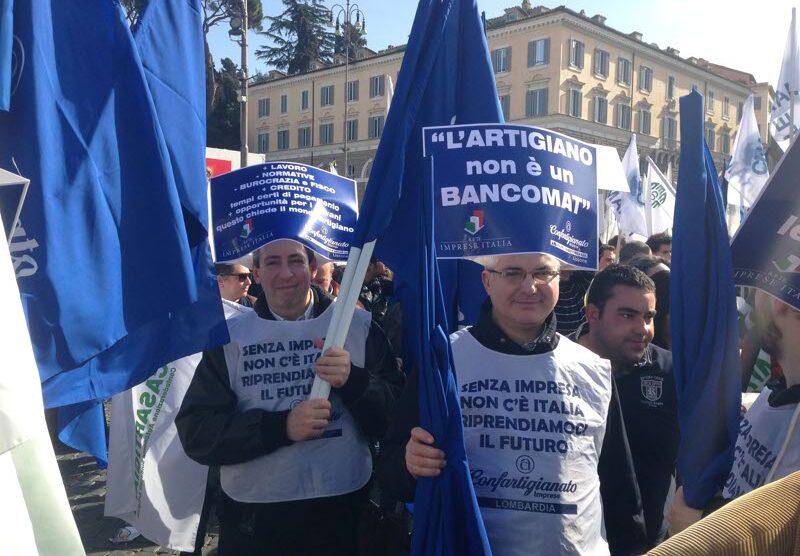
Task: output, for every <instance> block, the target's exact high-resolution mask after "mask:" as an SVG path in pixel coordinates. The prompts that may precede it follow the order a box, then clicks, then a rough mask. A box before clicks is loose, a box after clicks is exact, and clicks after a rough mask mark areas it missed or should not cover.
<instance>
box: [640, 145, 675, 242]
mask: <svg viewBox="0 0 800 556" xmlns="http://www.w3.org/2000/svg"><path fill="white" fill-rule="evenodd" d="M646 175H647V178H646V180H645V181H646V199H645V201H646V208H647V212H646V215H647V229H648V233H649V235H653V234H660V233H662V232H667V231H670V230H672V221H673V220H674V218H675V189H674V188H673V187H672V183H670V181H669V180H668V179H667V177H666V176H665V175H664V174H662V173H661V170H659V169H658V166H656V163H655V162H653V160H652V159H651V158H650V157H649V156H648V157H647V174H646Z"/></svg>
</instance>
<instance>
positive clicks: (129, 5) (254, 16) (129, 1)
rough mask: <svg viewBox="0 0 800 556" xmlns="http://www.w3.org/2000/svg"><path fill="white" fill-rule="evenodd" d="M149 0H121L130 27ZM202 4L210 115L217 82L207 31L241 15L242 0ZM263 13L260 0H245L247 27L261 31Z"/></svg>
mask: <svg viewBox="0 0 800 556" xmlns="http://www.w3.org/2000/svg"><path fill="white" fill-rule="evenodd" d="M148 1H149V0H121V4H122V8H123V9H124V10H125V15H126V16H127V18H128V22H129V23H130V26H131V28H133V29H135V28H136V25H137V24H138V22H139V19H140V18H141V17H142V14H143V13H144V10H145V8H146V7H147V3H148ZM201 3H202V5H203V35H204V42H205V53H206V115H207V116H208V115H210V114H211V111H212V110H213V108H214V103H215V99H216V91H217V82H216V80H215V79H214V76H215V75H216V72H215V70H214V59H213V58H212V56H211V50H210V49H209V48H208V31H209V30H210V29H211V28H212V27H214V26H215V25H217V24H219V23H222V22H223V21H229V20H230V19H231V18H232V17H239V16H241V12H242V0H201ZM263 21H264V13H263V12H262V11H261V0H247V27H248V29H252V30H254V31H261V29H262V23H263Z"/></svg>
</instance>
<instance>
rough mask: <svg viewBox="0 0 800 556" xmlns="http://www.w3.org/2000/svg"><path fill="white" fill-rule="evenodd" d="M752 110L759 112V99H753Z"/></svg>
mask: <svg viewBox="0 0 800 556" xmlns="http://www.w3.org/2000/svg"><path fill="white" fill-rule="evenodd" d="M753 110H761V97H753Z"/></svg>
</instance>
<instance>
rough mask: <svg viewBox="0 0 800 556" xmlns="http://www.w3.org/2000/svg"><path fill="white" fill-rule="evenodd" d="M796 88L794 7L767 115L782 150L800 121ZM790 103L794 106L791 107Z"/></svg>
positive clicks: (799, 63) (799, 86)
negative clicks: (778, 74) (770, 109)
mask: <svg viewBox="0 0 800 556" xmlns="http://www.w3.org/2000/svg"><path fill="white" fill-rule="evenodd" d="M798 90H800V48H798V44H797V27H796V24H795V9H794V8H792V23H791V25H790V26H789V36H788V38H787V39H786V48H785V49H784V51H783V62H782V63H781V73H780V77H779V78H778V83H777V85H776V86H775V101H774V102H773V104H772V113H771V114H770V116H769V130H770V134H772V137H773V138H774V139H775V141H777V142H778V145H780V147H781V148H782V149H783V150H784V151H785V150H786V148H787V147H788V146H789V140H790V139H791V138H792V136H793V135H794V132H795V131H796V130H797V126H798V123H800V98H798ZM792 105H794V106H793V107H792ZM792 113H794V122H792Z"/></svg>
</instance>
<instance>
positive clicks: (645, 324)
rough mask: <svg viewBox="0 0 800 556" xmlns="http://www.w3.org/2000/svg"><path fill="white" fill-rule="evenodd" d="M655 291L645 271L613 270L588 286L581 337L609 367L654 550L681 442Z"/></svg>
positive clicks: (669, 359)
mask: <svg viewBox="0 0 800 556" xmlns="http://www.w3.org/2000/svg"><path fill="white" fill-rule="evenodd" d="M655 292H656V287H655V284H653V281H652V280H651V279H650V278H648V277H647V276H646V275H645V274H644V273H643V272H641V271H640V270H638V269H636V268H632V267H628V266H624V265H611V266H609V267H608V268H606V269H605V270H604V271H602V272H599V273H598V274H597V276H595V278H594V280H593V281H592V285H591V286H589V291H588V293H587V296H586V324H585V325H584V326H583V327H581V329H580V330H579V331H578V332H577V333H576V340H577V341H578V343H579V344H581V345H582V346H584V347H586V348H589V349H590V350H592V351H593V352H594V353H596V354H597V355H599V356H600V357H603V358H604V359H608V360H609V361H611V369H612V372H613V373H614V379H615V381H616V384H617V388H618V390H619V398H620V402H621V404H622V416H623V418H624V420H625V430H626V432H627V435H628V443H629V444H630V449H631V454H632V455H633V462H634V468H635V470H636V479H637V481H638V484H639V490H640V491H641V494H642V506H643V508H644V520H645V524H646V525H647V539H648V541H649V544H650V546H651V547H653V546H655V545H656V544H658V543H659V542H661V541H662V540H663V539H664V538H665V536H666V533H667V526H666V521H665V519H664V508H665V505H666V503H667V501H668V498H669V497H670V495H671V494H672V493H673V492H674V482H675V473H676V471H675V469H676V465H677V457H678V441H679V436H680V431H679V428H678V398H677V394H676V392H675V379H674V376H673V373H672V354H671V353H670V352H669V351H667V350H665V349H661V348H660V347H657V346H655V345H653V344H651V340H652V339H653V328H654V321H655V316H656V314H657V304H656V293H655Z"/></svg>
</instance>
